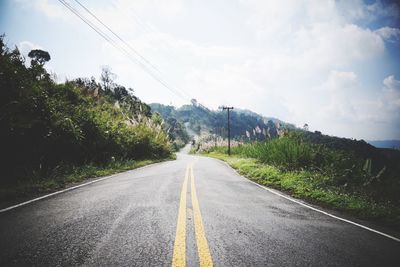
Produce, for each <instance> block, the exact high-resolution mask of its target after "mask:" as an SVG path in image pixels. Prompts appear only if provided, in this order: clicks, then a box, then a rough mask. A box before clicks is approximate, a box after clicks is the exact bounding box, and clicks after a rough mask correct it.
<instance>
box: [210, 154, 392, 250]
mask: <svg viewBox="0 0 400 267" xmlns="http://www.w3.org/2000/svg"><path fill="white" fill-rule="evenodd" d="M214 159H215V158H214ZM217 160H219V161H220V162H222V163H224V164H225V165H226V166H228V167H229V168H230V169H231V170H233V171H234V172H235V173H236V174H237V175H239V176H240V177H243V178H245V179H246V180H247V181H249V182H250V183H253V184H255V185H257V186H259V187H261V188H262V189H264V190H267V191H269V192H271V193H273V194H275V195H277V196H280V197H283V198H285V199H287V200H290V201H292V202H294V203H297V204H299V205H301V206H303V207H306V208H309V209H311V210H313V211H316V212H319V213H322V214H325V215H326V216H329V217H332V218H334V219H337V220H339V221H342V222H346V223H349V224H352V225H355V226H358V227H360V228H363V229H365V230H368V231H371V232H374V233H376V234H379V235H382V236H385V237H387V238H390V239H392V240H394V241H397V242H400V239H399V238H397V237H394V236H391V235H388V234H385V233H383V232H380V231H378V230H375V229H372V228H369V227H367V226H365V225H362V224H359V223H356V222H353V221H350V220H347V219H344V218H341V217H338V216H336V215H333V214H330V213H328V212H326V211H323V210H320V209H317V208H314V207H312V206H310V205H307V204H304V203H303V202H301V201H298V200H296V199H293V198H291V197H288V196H285V195H283V194H281V193H278V192H276V191H275V190H273V189H270V188H268V187H266V186H263V185H260V184H257V183H256V182H253V181H251V180H250V179H248V178H246V177H244V176H243V175H241V174H240V173H239V172H238V171H236V170H235V169H234V168H232V167H231V166H230V165H229V164H228V163H227V162H225V161H223V160H220V159H217Z"/></svg>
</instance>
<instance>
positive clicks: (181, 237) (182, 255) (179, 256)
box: [172, 164, 213, 267]
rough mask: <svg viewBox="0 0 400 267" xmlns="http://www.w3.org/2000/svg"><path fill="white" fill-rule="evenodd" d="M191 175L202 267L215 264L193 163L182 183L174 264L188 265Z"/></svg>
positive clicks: (177, 266)
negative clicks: (208, 241)
mask: <svg viewBox="0 0 400 267" xmlns="http://www.w3.org/2000/svg"><path fill="white" fill-rule="evenodd" d="M189 177H190V184H191V185H190V191H191V198H192V207H193V219H194V231H195V236H196V244H197V253H198V255H199V261H200V267H206V266H207V267H208V266H213V262H212V258H211V254H210V249H209V248H208V243H207V238H206V234H205V231H204V226H203V220H202V218H201V212H200V206H199V200H198V199H197V194H196V186H195V183H194V175H193V164H189V165H188V166H187V168H186V174H185V180H184V181H183V185H182V191H181V199H180V204H179V213H178V223H177V226H176V236H175V244H174V254H173V258H172V266H173V267H183V266H186V220H187V217H186V202H187V201H186V196H187V184H188V180H189Z"/></svg>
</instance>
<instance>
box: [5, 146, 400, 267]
mask: <svg viewBox="0 0 400 267" xmlns="http://www.w3.org/2000/svg"><path fill="white" fill-rule="evenodd" d="M0 240H1V242H0V266H185V265H186V266H213V265H214V266H400V265H399V264H400V242H398V241H396V240H393V239H390V238H388V237H386V236H382V235H380V234H377V233H374V232H371V231H368V230H366V229H363V228H361V227H358V226H356V225H353V224H349V223H346V222H343V221H341V220H338V219H335V218H332V217H330V216H327V215H326V214H322V213H320V212H317V211H315V210H312V209H309V208H307V207H305V206H302V205H299V204H298V203H295V202H293V201H290V200H289V199H286V198H284V197H281V196H279V195H276V194H273V193H271V192H270V191H267V190H265V189H263V188H261V187H260V186H257V185H255V184H254V183H252V182H250V181H248V180H247V179H245V178H243V177H241V176H239V175H238V174H237V173H236V172H235V171H233V170H232V169H231V168H229V167H228V166H227V165H226V164H224V163H223V162H221V161H218V160H215V159H211V158H206V157H199V156H190V155H185V154H178V159H177V160H175V161H168V162H163V163H158V164H154V165H150V166H147V167H144V168H141V169H137V170H132V171H128V172H124V173H120V174H117V175H113V176H112V177H110V178H107V179H103V180H101V181H98V182H95V183H92V184H89V185H86V186H82V187H79V188H76V189H73V190H69V191H66V192H63V193H60V194H56V195H53V196H50V197H48V198H44V199H41V200H38V201H34V202H31V203H29V204H27V205H23V206H20V207H17V208H15V209H10V210H7V211H4V212H1V213H0Z"/></svg>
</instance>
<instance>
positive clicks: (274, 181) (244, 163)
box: [201, 131, 400, 227]
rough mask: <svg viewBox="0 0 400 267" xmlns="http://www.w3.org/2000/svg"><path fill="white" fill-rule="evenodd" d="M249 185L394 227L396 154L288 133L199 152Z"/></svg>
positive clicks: (398, 201)
mask: <svg viewBox="0 0 400 267" xmlns="http://www.w3.org/2000/svg"><path fill="white" fill-rule="evenodd" d="M204 147H207V149H205V150H203V151H201V152H202V153H206V154H207V155H210V156H213V157H216V158H220V159H222V160H225V161H226V162H227V163H229V164H230V165H231V166H232V167H233V168H235V169H237V170H238V171H239V172H240V173H241V174H243V175H245V176H246V177H248V178H250V179H251V180H253V181H255V182H257V183H259V184H262V185H266V186H270V187H274V188H277V189H281V190H284V191H286V192H288V193H290V194H292V195H293V196H295V197H298V198H303V199H306V200H308V201H311V202H314V203H318V204H320V205H323V206H326V207H330V208H334V209H338V210H341V211H346V212H348V213H350V214H352V215H355V216H357V217H359V218H363V219H372V220H379V221H383V222H385V223H388V224H390V225H394V226H396V227H400V195H399V192H400V177H399V175H400V151H396V150H387V149H377V148H374V147H372V146H370V145H368V144H366V143H365V142H363V141H355V140H351V139H342V138H336V137H329V136H325V135H321V133H319V132H317V133H310V132H306V131H291V132H289V133H288V134H285V135H284V136H282V137H280V138H275V139H269V140H266V141H264V142H255V143H247V144H238V145H237V146H235V147H233V148H232V149H231V152H232V156H231V157H229V156H228V155H227V154H226V151H227V148H226V146H204Z"/></svg>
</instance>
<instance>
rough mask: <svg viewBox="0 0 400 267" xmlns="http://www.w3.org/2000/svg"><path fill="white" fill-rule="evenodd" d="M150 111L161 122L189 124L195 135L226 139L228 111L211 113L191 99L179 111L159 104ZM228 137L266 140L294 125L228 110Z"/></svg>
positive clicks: (246, 112) (240, 111) (244, 112)
mask: <svg viewBox="0 0 400 267" xmlns="http://www.w3.org/2000/svg"><path fill="white" fill-rule="evenodd" d="M150 107H151V110H152V111H153V112H158V113H160V115H161V116H162V117H163V119H164V120H169V119H170V118H174V119H176V120H177V121H179V122H181V123H184V124H185V125H188V127H189V128H190V129H191V130H193V131H194V132H195V133H196V134H199V135H200V134H216V135H219V136H222V137H226V136H227V112H226V111H222V110H217V111H215V110H210V109H209V108H207V107H205V106H203V105H201V104H199V103H197V101H195V100H193V101H192V104H191V105H183V106H181V107H179V108H176V107H174V106H168V105H163V104H159V103H152V104H150ZM230 115H231V120H230V122H231V127H230V128H231V136H232V137H233V138H234V139H237V140H265V139H268V138H274V137H277V136H279V135H280V134H282V133H283V132H284V131H285V129H294V128H295V126H294V125H293V124H290V123H286V122H284V121H281V120H279V119H276V118H272V117H264V116H262V115H260V114H257V113H255V112H252V111H250V110H242V109H234V110H232V111H231V114H230Z"/></svg>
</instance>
